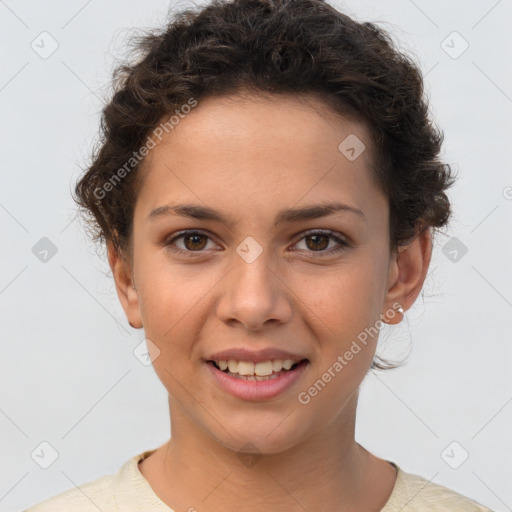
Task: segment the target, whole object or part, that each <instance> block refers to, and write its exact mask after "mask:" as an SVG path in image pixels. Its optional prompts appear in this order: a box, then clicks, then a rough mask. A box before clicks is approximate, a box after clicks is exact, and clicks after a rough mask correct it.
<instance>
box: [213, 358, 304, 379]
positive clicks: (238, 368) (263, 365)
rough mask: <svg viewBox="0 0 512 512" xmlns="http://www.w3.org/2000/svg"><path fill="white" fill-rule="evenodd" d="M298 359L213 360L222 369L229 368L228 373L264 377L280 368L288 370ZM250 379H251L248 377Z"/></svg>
mask: <svg viewBox="0 0 512 512" xmlns="http://www.w3.org/2000/svg"><path fill="white" fill-rule="evenodd" d="M297 362H298V361H293V360H292V359H284V360H282V359H275V360H273V361H270V360H269V361H262V362H260V363H252V362H250V361H236V360H234V359H229V360H228V361H226V360H221V361H215V364H216V365H217V366H218V367H219V368H220V369H221V370H222V371H224V370H229V373H235V374H239V375H244V376H258V377H265V376H268V375H272V373H277V372H280V371H282V370H289V369H290V368H291V367H292V366H293V365H294V364H295V363H297ZM250 380H251V379H250Z"/></svg>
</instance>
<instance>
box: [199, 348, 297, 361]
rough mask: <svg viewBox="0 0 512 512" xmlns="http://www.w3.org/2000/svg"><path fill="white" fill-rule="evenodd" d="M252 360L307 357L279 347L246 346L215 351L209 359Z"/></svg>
mask: <svg viewBox="0 0 512 512" xmlns="http://www.w3.org/2000/svg"><path fill="white" fill-rule="evenodd" d="M230 359H234V360H235V361H251V362H253V363H261V362H262V361H272V360H276V359H281V360H285V359H291V360H292V361H302V360H303V359H307V358H306V357H304V356H301V355H297V354H292V353H291V352H286V351H284V350H279V349H277V348H265V349H262V350H247V349H246V348H231V349H226V350H221V351H220V352H215V353H214V354H212V355H211V356H210V357H209V358H208V359H207V360H208V361H228V360H230Z"/></svg>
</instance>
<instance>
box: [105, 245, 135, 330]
mask: <svg viewBox="0 0 512 512" xmlns="http://www.w3.org/2000/svg"><path fill="white" fill-rule="evenodd" d="M107 250H108V262H109V265H110V268H111V269H112V275H113V277H114V282H115V285H116V290H117V296H118V297H119V301H120V302H121V306H122V307H123V309H124V312H125V314H126V318H127V320H128V323H129V324H130V325H131V326H132V327H134V328H136V329H140V328H141V327H142V316H141V314H140V307H139V297H138V294H137V290H136V288H135V283H134V281H133V272H132V268H131V265H130V263H129V261H128V260H127V258H126V256H125V255H124V254H122V253H120V252H118V251H117V250H116V248H115V247H114V245H113V244H112V243H111V242H108V243H107Z"/></svg>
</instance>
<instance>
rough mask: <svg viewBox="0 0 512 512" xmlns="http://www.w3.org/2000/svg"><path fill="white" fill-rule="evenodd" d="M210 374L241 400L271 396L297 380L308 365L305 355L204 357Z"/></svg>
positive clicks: (222, 386) (284, 389) (289, 386)
mask: <svg viewBox="0 0 512 512" xmlns="http://www.w3.org/2000/svg"><path fill="white" fill-rule="evenodd" d="M207 364H208V367H209V369H210V373H211V375H212V376H213V377H214V379H215V381H216V383H217V384H218V385H219V386H220V387H221V389H222V390H224V391H226V392H228V393H229V394H231V395H233V396H235V397H237V398H241V399H243V400H265V399H270V398H274V397H276V396H278V395H280V394H282V393H284V392H285V391H287V390H288V389H290V388H291V387H292V386H293V384H294V383H296V382H297V381H298V380H299V379H300V378H301V377H302V376H303V375H304V373H305V371H306V369H307V367H308V366H309V361H308V360H307V359H302V360H300V361H293V360H291V359H285V360H282V359H275V360H268V361H260V362H257V363H254V362H251V361H236V360H234V359H230V360H227V361H226V360H219V361H212V360H210V361H207Z"/></svg>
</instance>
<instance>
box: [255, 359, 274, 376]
mask: <svg viewBox="0 0 512 512" xmlns="http://www.w3.org/2000/svg"><path fill="white" fill-rule="evenodd" d="M272 368H273V367H272V361H264V362H262V363H256V364H255V365H254V375H259V376H260V377H264V376H265V375H272Z"/></svg>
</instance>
